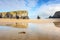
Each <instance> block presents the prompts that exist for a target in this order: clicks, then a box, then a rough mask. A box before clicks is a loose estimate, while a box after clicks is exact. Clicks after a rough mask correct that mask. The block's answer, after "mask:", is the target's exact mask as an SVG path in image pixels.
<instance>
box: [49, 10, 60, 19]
mask: <svg viewBox="0 0 60 40" xmlns="http://www.w3.org/2000/svg"><path fill="white" fill-rule="evenodd" d="M49 18H60V11H57V12H55V14H54V15H53V16H49Z"/></svg>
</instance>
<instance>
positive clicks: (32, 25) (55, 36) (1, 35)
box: [0, 19, 60, 40]
mask: <svg viewBox="0 0 60 40" xmlns="http://www.w3.org/2000/svg"><path fill="white" fill-rule="evenodd" d="M59 20H60V19H54V20H53V19H39V20H37V19H24V20H23V19H5V20H4V19H0V25H1V26H0V40H60V27H57V26H55V24H54V23H53V22H60V21H59ZM16 23H17V24H16ZM6 24H9V25H6ZM12 25H16V26H15V27H13V26H12ZM17 26H18V27H17ZM23 27H24V28H23Z"/></svg>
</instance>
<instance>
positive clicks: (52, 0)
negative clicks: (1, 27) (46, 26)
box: [0, 0, 60, 19]
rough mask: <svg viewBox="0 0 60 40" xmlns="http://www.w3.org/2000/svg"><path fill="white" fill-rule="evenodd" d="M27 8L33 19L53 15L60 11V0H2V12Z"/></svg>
mask: <svg viewBox="0 0 60 40" xmlns="http://www.w3.org/2000/svg"><path fill="white" fill-rule="evenodd" d="M17 10H27V11H28V16H29V18H31V19H36V18H37V16H38V15H39V16H40V17H41V18H48V17H49V16H53V15H54V13H55V12H56V11H60V0H0V12H7V11H17Z"/></svg>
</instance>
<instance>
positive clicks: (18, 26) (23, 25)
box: [0, 23, 28, 28]
mask: <svg viewBox="0 0 60 40" xmlns="http://www.w3.org/2000/svg"><path fill="white" fill-rule="evenodd" d="M0 25H1V26H8V27H9V26H11V27H15V28H27V27H28V23H14V24H13V23H0Z"/></svg>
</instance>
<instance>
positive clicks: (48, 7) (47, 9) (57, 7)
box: [34, 0, 60, 18]
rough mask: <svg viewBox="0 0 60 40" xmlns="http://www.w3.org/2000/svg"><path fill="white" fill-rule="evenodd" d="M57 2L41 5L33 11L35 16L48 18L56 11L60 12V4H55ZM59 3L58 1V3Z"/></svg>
mask: <svg viewBox="0 0 60 40" xmlns="http://www.w3.org/2000/svg"><path fill="white" fill-rule="evenodd" d="M58 1H59V0H55V1H49V2H48V3H45V4H43V5H41V6H40V7H39V8H37V9H36V10H35V12H34V13H35V14H36V16H37V15H40V17H41V18H48V17H49V16H50V15H51V16H53V15H54V13H55V12H56V11H60V3H57V2H58ZM59 2H60V1H59Z"/></svg>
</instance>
